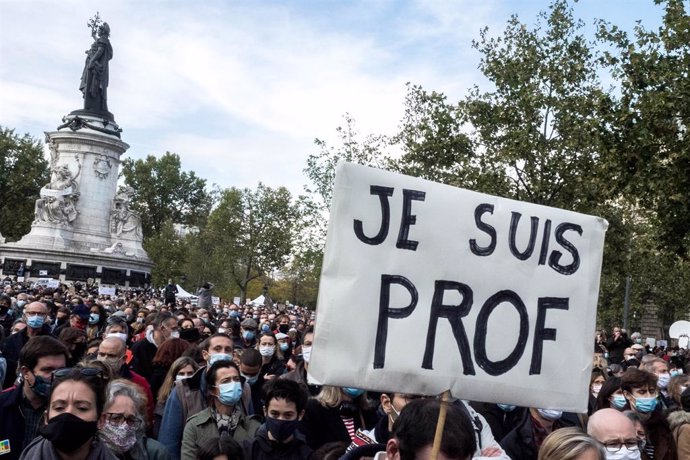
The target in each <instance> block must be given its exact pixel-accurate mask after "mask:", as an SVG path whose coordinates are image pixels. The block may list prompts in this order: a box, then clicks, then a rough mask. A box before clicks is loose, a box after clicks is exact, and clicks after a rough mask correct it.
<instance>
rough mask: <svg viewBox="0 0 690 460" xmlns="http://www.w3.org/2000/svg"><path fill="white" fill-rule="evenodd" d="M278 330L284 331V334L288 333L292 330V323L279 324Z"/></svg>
mask: <svg viewBox="0 0 690 460" xmlns="http://www.w3.org/2000/svg"><path fill="white" fill-rule="evenodd" d="M278 330H279V331H280V332H282V333H283V334H287V333H288V331H289V330H290V325H289V324H281V325H280V326H278Z"/></svg>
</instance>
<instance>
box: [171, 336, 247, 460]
mask: <svg viewBox="0 0 690 460" xmlns="http://www.w3.org/2000/svg"><path fill="white" fill-rule="evenodd" d="M200 346H201V347H203V349H202V351H201V355H202V356H203V358H204V361H206V366H205V367H202V368H201V369H199V370H198V371H196V372H195V373H194V375H192V376H191V377H189V378H187V379H182V380H180V381H177V382H175V387H174V388H173V390H172V391H171V392H170V395H169V396H168V399H167V400H166V402H165V409H164V411H163V420H162V421H161V428H160V430H159V434H158V441H160V442H161V443H163V445H165V447H167V449H168V452H169V453H170V458H171V459H173V460H175V459H179V458H180V448H181V444H182V435H183V431H184V425H185V421H186V420H187V419H188V418H189V417H191V416H192V415H194V414H196V413H198V412H201V411H202V410H204V409H205V408H206V407H207V405H208V398H207V395H208V385H207V383H206V381H207V379H206V377H207V376H206V371H207V370H208V369H209V368H210V367H211V365H213V363H215V362H216V361H220V360H226V361H232V352H233V343H232V340H231V339H230V337H228V336H227V335H225V334H213V335H212V336H211V337H209V338H208V339H206V340H204V341H203V342H202V343H201V345H200ZM240 402H241V405H242V409H243V411H244V412H245V414H247V415H253V414H254V408H253V407H252V403H251V390H250V389H249V386H248V385H246V382H245V385H243V387H242V399H241V400H240Z"/></svg>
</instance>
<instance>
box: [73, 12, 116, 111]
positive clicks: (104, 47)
mask: <svg viewBox="0 0 690 460" xmlns="http://www.w3.org/2000/svg"><path fill="white" fill-rule="evenodd" d="M89 26H90V27H91V28H92V33H91V35H92V36H93V37H94V42H93V44H92V45H91V48H90V49H88V50H87V51H86V62H85V63H84V71H83V72H82V75H81V84H80V85H79V89H80V90H81V92H82V93H83V94H84V110H88V111H90V112H96V113H108V61H110V60H111V59H112V58H113V47H112V46H111V45H110V38H109V37H110V26H108V23H107V22H101V21H100V18H99V17H98V15H96V18H95V19H94V20H92V21H91V22H90V23H89Z"/></svg>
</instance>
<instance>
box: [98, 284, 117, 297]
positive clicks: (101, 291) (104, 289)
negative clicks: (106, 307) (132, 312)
mask: <svg viewBox="0 0 690 460" xmlns="http://www.w3.org/2000/svg"><path fill="white" fill-rule="evenodd" d="M98 295H111V296H114V295H115V286H108V285H106V284H99V285H98Z"/></svg>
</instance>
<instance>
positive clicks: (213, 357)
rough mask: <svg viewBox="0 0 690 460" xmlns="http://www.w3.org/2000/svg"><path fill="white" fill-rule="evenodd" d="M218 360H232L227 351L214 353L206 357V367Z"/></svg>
mask: <svg viewBox="0 0 690 460" xmlns="http://www.w3.org/2000/svg"><path fill="white" fill-rule="evenodd" d="M218 361H232V356H230V355H229V354H227V353H216V354H215V355H211V356H209V358H208V367H211V366H213V364H214V363H217V362H218Z"/></svg>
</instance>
